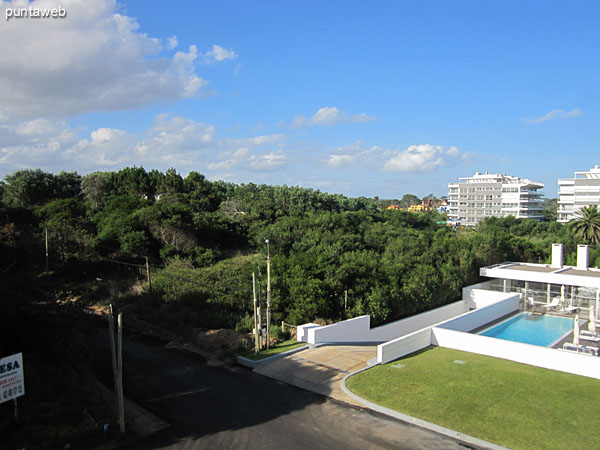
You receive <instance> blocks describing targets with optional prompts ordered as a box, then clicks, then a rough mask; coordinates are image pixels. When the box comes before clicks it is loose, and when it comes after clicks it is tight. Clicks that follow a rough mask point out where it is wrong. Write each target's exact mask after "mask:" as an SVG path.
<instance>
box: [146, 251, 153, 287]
mask: <svg viewBox="0 0 600 450" xmlns="http://www.w3.org/2000/svg"><path fill="white" fill-rule="evenodd" d="M146 278H148V288H149V289H150V292H152V280H151V279H150V264H149V263H148V257H147V256H146Z"/></svg>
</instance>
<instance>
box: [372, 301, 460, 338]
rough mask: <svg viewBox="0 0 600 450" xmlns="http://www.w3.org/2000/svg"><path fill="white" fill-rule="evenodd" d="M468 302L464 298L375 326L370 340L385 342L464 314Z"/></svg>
mask: <svg viewBox="0 0 600 450" xmlns="http://www.w3.org/2000/svg"><path fill="white" fill-rule="evenodd" d="M468 310H469V308H468V307H467V305H466V303H465V302H464V301H462V300H459V301H458V302H454V303H450V304H449V305H445V306H440V307H439V308H436V309H432V310H431V311H426V312H424V313H420V314H416V315H414V316H411V317H407V318H405V319H401V320H397V321H396V322H392V323H389V324H387V325H382V326H380V327H377V328H373V329H372V330H371V334H370V339H369V340H370V341H375V342H385V341H389V340H390V339H396V338H397V337H399V336H404V335H406V334H408V333H412V332H414V331H417V330H420V329H422V328H425V327H428V326H431V325H434V324H436V323H440V322H441V321H444V320H447V319H449V318H451V317H455V316H457V315H459V314H463V313H465V312H466V311H468Z"/></svg>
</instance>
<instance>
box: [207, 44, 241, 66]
mask: <svg viewBox="0 0 600 450" xmlns="http://www.w3.org/2000/svg"><path fill="white" fill-rule="evenodd" d="M204 58H205V59H206V61H207V62H209V63H211V62H221V61H227V60H229V61H233V60H234V59H236V58H237V53H236V52H235V51H233V49H229V50H228V49H226V48H223V47H221V46H220V45H217V44H214V45H213V46H212V49H211V50H209V51H207V52H206V53H205V54H204Z"/></svg>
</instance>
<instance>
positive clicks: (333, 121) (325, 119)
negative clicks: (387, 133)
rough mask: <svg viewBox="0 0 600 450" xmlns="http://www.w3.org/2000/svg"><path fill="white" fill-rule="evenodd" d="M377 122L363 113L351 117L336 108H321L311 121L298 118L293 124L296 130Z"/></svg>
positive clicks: (302, 117)
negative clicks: (319, 126)
mask: <svg viewBox="0 0 600 450" xmlns="http://www.w3.org/2000/svg"><path fill="white" fill-rule="evenodd" d="M373 120H375V117H373V116H369V115H368V114H365V113H361V114H356V115H354V116H350V115H348V114H347V113H345V112H343V111H340V110H339V109H338V108H336V107H335V106H333V107H330V106H325V107H323V108H320V109H319V110H318V111H317V112H316V113H315V114H314V115H313V116H312V117H311V118H310V119H307V118H306V117H304V116H296V117H294V120H293V122H292V126H293V127H294V128H300V127H307V126H312V125H337V124H339V123H352V122H354V123H366V122H371V121H373Z"/></svg>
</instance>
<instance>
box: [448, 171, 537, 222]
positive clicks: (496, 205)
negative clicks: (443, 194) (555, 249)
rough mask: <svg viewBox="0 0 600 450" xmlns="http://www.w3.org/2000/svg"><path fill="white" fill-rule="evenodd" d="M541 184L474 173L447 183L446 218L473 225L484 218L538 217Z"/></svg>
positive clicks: (496, 175) (507, 176) (505, 176)
mask: <svg viewBox="0 0 600 450" xmlns="http://www.w3.org/2000/svg"><path fill="white" fill-rule="evenodd" d="M543 187H544V184H543V183H538V182H535V181H531V180H528V179H526V178H519V177H513V176H510V175H500V174H489V173H487V172H486V173H484V174H482V173H479V172H477V173H475V175H474V176H472V177H466V178H459V180H458V183H448V204H449V208H448V211H449V212H448V217H449V218H450V220H452V221H454V222H460V223H461V224H462V225H467V226H475V225H477V223H478V222H480V221H482V220H483V219H485V218H486V217H494V216H495V217H507V216H515V217H517V218H530V219H537V220H539V219H541V218H542V202H541V197H542V194H541V193H540V192H538V190H539V189H543Z"/></svg>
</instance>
